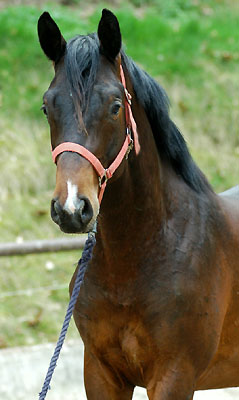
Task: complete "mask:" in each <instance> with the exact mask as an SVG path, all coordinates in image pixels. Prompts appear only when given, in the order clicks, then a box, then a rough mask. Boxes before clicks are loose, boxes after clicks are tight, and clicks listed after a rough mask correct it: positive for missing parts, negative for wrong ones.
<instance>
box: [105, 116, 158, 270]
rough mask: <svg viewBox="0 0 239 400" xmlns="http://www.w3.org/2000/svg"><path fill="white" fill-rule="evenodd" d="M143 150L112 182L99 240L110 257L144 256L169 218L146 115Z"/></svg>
mask: <svg viewBox="0 0 239 400" xmlns="http://www.w3.org/2000/svg"><path fill="white" fill-rule="evenodd" d="M137 125H138V131H139V140H140V145H141V151H140V153H139V155H138V156H136V155H135V154H130V157H131V158H130V159H129V160H128V161H124V162H125V163H127V164H126V165H125V170H124V173H123V174H122V176H121V177H119V178H118V179H117V180H115V181H114V182H109V183H108V187H107V190H106V192H105V195H104V199H103V202H102V208H101V213H100V217H99V240H100V241H101V246H102V248H103V252H104V253H105V255H106V257H107V258H108V259H109V258H112V259H114V260H115V259H117V261H118V262H120V260H125V257H127V254H128V252H129V251H131V255H130V257H131V259H132V258H134V259H136V258H137V257H140V252H139V248H140V247H142V246H144V243H145V241H150V238H151V237H153V235H154V234H155V232H156V231H159V230H160V228H161V224H162V223H163V220H164V218H165V207H164V184H163V179H162V168H161V162H160V159H159V156H158V152H157V149H156V145H155V141H154V138H153V135H152V132H151V131H150V127H149V124H148V123H147V120H146V119H145V116H143V118H141V121H137Z"/></svg>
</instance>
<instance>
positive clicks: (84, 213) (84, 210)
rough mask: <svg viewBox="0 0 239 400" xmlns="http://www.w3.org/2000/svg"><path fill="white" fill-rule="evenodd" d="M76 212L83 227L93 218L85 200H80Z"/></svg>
mask: <svg viewBox="0 0 239 400" xmlns="http://www.w3.org/2000/svg"><path fill="white" fill-rule="evenodd" d="M77 211H78V213H79V215H80V217H81V221H82V223H83V224H84V225H87V224H88V223H89V222H90V220H91V219H92V218H93V209H92V206H91V204H90V201H89V200H88V199H87V198H81V199H80V201H79V204H78V207H77Z"/></svg>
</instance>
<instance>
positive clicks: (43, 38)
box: [37, 12, 66, 63]
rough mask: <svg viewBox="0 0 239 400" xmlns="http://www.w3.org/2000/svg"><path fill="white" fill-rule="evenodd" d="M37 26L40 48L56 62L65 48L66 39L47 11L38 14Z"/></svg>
mask: <svg viewBox="0 0 239 400" xmlns="http://www.w3.org/2000/svg"><path fill="white" fill-rule="evenodd" d="M37 28H38V37H39V41H40V45H41V48H42V50H43V51H44V53H45V54H46V56H47V57H48V58H49V59H50V60H52V61H54V62H55V63H57V62H58V61H59V60H60V58H61V57H62V56H63V54H64V52H65V49H66V41H65V39H64V38H63V36H62V35H61V32H60V29H59V28H58V26H57V24H56V23H55V21H54V20H53V19H52V18H51V16H50V14H49V13H48V12H44V13H43V14H42V15H41V16H40V18H39V20H38V26H37Z"/></svg>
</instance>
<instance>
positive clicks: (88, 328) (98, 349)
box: [80, 302, 153, 384]
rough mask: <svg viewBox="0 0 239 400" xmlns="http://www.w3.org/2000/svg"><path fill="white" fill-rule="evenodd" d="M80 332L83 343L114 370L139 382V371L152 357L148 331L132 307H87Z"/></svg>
mask: <svg viewBox="0 0 239 400" xmlns="http://www.w3.org/2000/svg"><path fill="white" fill-rule="evenodd" d="M80 332H81V335H82V338H83V341H84V343H85V346H86V347H88V348H89V349H90V351H91V352H93V353H94V354H95V356H96V357H97V358H98V359H99V360H101V361H102V362H103V364H104V365H108V366H109V367H110V368H113V369H114V370H115V369H116V370H118V371H122V373H126V371H128V374H129V375H128V376H129V378H131V377H132V376H133V377H134V378H136V380H137V382H138V383H139V384H140V382H142V377H143V370H144V369H145V366H146V365H147V364H148V360H149V358H150V357H152V354H151V353H153V352H152V351H151V347H152V344H151V343H150V339H149V334H148V332H147V329H146V328H145V326H144V324H143V322H142V321H141V319H140V317H139V316H138V315H137V312H136V310H134V309H132V308H131V309H129V307H128V306H123V305H121V306H120V305H112V304H110V303H104V302H102V303H101V305H98V306H97V312H96V309H94V307H92V308H89V309H88V318H87V319H84V318H82V320H81V322H80Z"/></svg>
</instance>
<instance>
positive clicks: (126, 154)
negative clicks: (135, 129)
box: [125, 128, 134, 160]
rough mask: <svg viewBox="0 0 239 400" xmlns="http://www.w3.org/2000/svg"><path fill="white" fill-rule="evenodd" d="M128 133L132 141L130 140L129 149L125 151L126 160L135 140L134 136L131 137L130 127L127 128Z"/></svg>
mask: <svg viewBox="0 0 239 400" xmlns="http://www.w3.org/2000/svg"><path fill="white" fill-rule="evenodd" d="M127 135H129V138H130V142H129V145H128V148H127V151H126V153H125V159H126V160H128V158H129V153H130V152H131V150H132V149H133V148H134V141H133V139H132V137H131V130H130V128H127Z"/></svg>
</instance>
